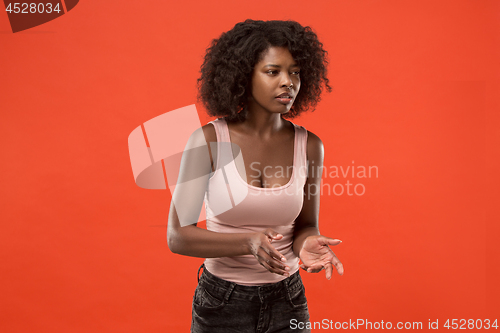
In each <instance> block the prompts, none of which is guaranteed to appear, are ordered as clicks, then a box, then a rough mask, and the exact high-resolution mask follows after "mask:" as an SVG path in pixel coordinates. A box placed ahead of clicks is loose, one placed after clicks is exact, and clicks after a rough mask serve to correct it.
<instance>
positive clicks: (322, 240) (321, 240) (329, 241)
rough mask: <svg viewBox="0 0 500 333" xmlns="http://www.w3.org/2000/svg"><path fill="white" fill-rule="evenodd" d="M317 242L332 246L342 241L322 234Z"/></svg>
mask: <svg viewBox="0 0 500 333" xmlns="http://www.w3.org/2000/svg"><path fill="white" fill-rule="evenodd" d="M318 242H319V243H320V244H321V245H332V246H335V245H339V244H340V243H342V241H341V240H340V239H334V238H330V237H326V236H322V237H321V238H318Z"/></svg>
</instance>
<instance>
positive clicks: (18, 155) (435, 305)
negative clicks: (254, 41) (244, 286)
mask: <svg viewBox="0 0 500 333" xmlns="http://www.w3.org/2000/svg"><path fill="white" fill-rule="evenodd" d="M53 2H54V1H53ZM55 2H57V1H55ZM55 2H54V3H55ZM70 2H71V3H72V4H73V6H74V4H76V2H75V1H70ZM4 3H5V4H7V2H6V1H4ZM66 5H68V3H66ZM0 8H1V9H2V11H1V12H0V69H1V70H0V73H1V86H0V110H1V115H2V117H1V119H2V121H1V122H0V128H1V131H0V135H1V158H2V162H1V164H0V168H1V177H2V183H1V184H2V186H1V199H2V200H1V202H2V208H1V221H2V232H1V233H0V244H1V247H2V250H1V252H0V255H1V261H0V262H1V263H2V264H1V271H2V273H1V275H0V279H1V284H0V285H1V287H0V288H1V289H0V290H1V295H2V297H1V299H2V301H1V304H2V305H1V311H0V331H2V332H50V333H54V332H74V333H77V332H187V331H188V330H189V327H190V321H191V302H192V297H193V293H194V289H195V287H196V283H197V279H196V272H197V269H198V267H199V265H200V264H201V263H202V261H203V260H202V259H200V258H189V257H183V256H179V255H175V254H173V253H171V252H170V251H169V249H168V246H167V242H166V224H167V215H168V210H169V203H170V199H171V195H170V192H169V191H168V190H147V189H143V188H140V187H139V186H137V185H136V184H135V181H134V177H133V173H132V168H131V162H130V157H129V151H128V146H127V138H128V136H129V134H130V133H131V132H132V131H133V130H134V129H135V128H137V127H138V126H140V125H141V124H143V123H144V122H146V121H148V120H150V119H152V118H154V117H156V116H159V115H161V114H164V113H166V112H168V111H171V110H175V109H178V108H181V107H184V106H187V105H191V104H196V107H197V110H198V114H199V118H200V122H201V123H202V124H205V123H206V122H207V121H209V120H211V119H212V118H209V117H208V116H207V115H206V114H205V111H204V109H203V106H202V105H201V104H200V103H199V102H197V101H196V79H197V77H198V75H199V67H200V65H201V63H202V57H203V54H204V51H205V49H206V48H207V47H208V45H209V43H210V41H211V40H212V39H213V38H216V37H217V36H219V35H220V33H221V32H223V31H226V30H228V29H230V28H232V27H233V26H234V24H236V23H237V22H240V21H243V20H245V19H247V18H252V19H262V20H270V19H292V20H295V21H298V22H300V23H301V24H303V25H309V26H311V27H312V28H313V29H314V30H315V31H316V32H317V33H318V35H319V38H320V39H321V40H322V42H323V44H324V47H325V48H326V50H327V51H328V52H329V59H330V66H329V78H330V80H331V81H330V83H331V85H332V87H333V91H332V92H331V93H329V94H325V95H324V96H323V98H322V101H321V102H320V103H319V105H318V107H317V109H316V110H315V111H314V112H309V113H306V114H304V115H301V116H300V117H299V118H296V119H295V120H294V122H295V123H297V124H300V125H302V126H305V127H306V128H307V129H308V130H310V131H312V132H314V133H315V134H317V135H318V136H319V137H320V138H321V139H322V140H323V143H324V146H325V167H327V168H329V170H338V173H337V175H335V172H333V171H332V173H331V174H328V175H327V176H326V177H325V179H324V184H328V185H329V187H327V186H326V185H325V188H324V190H325V192H324V193H323V196H322V199H321V213H320V230H321V232H322V233H323V234H324V235H327V236H330V237H334V238H339V239H342V240H343V243H342V244H341V245H339V246H336V247H335V248H334V251H335V252H336V254H337V256H338V257H339V258H340V260H341V261H342V262H343V264H344V267H345V274H344V276H338V275H335V276H333V278H332V280H330V281H327V280H326V279H325V277H324V273H319V274H307V273H302V277H303V279H304V284H305V287H306V294H307V296H308V301H309V309H310V313H311V321H312V322H323V321H324V320H326V321H328V322H330V321H331V322H332V323H333V324H332V325H334V324H335V323H340V324H342V323H345V322H349V321H351V322H352V321H358V320H364V321H365V322H371V323H372V325H375V326H376V324H375V323H379V325H380V322H381V321H383V322H384V323H386V322H391V323H392V325H393V328H394V327H395V326H396V324H397V323H398V322H401V323H407V322H410V323H413V322H421V323H422V328H423V330H427V329H428V326H429V323H431V322H432V323H434V322H436V321H437V322H438V325H439V330H447V329H446V327H444V325H445V324H446V321H447V320H450V322H449V323H450V325H451V323H452V321H451V320H452V319H456V320H455V323H457V324H460V323H461V322H460V320H462V323H463V322H464V320H465V322H466V324H465V326H464V327H466V328H467V329H469V330H470V329H471V327H472V328H477V327H478V325H479V324H481V323H482V325H483V327H484V326H486V323H487V320H490V321H491V323H493V321H494V320H495V319H497V320H500V311H499V310H500V306H499V297H500V293H499V287H498V281H499V279H500V270H499V268H498V267H499V263H500V260H499V259H500V256H499V245H498V242H497V240H498V235H499V231H500V228H499V221H500V219H499V217H500V215H499V209H498V201H499V190H498V189H499V185H500V184H499V177H498V170H499V167H500V165H499V149H498V147H499V146H500V135H499V132H500V131H499V128H500V122H499V121H500V119H499V118H500V117H499V111H500V99H499V96H500V94H499V93H500V62H499V61H498V59H500V47H499V46H500V2H499V1H496V0H482V1H473V0H440V1H436V0H420V1H409V0H378V1H369V0H366V1H340V0H334V1H308V2H306V1H295V0H293V1H288V2H285V3H279V4H273V3H270V2H269V1H261V0H256V1H251V2H241V1H228V0H224V1H222V0H221V1H217V2H213V1H212V2H210V1H190V0H187V1H149V2H137V1H135V2H134V1H117V0H109V1H99V2H96V1H80V2H79V3H78V4H77V5H76V6H74V8H72V9H71V11H68V8H65V9H64V10H65V14H64V15H60V16H59V17H56V18H54V19H51V20H48V21H47V22H46V23H43V24H40V25H37V26H34V27H32V28H28V29H25V30H22V31H19V32H15V33H14V32H13V26H11V22H10V21H9V15H8V13H7V11H3V9H4V8H3V7H0ZM348 167H349V168H350V169H348ZM360 167H365V168H366V170H368V168H369V167H371V170H372V173H371V174H368V172H367V174H366V177H358V174H357V173H354V174H353V173H352V172H351V171H352V168H355V169H356V170H358V169H359V168H360ZM346 171H347V172H346ZM348 183H349V184H351V187H350V188H349V189H350V192H348V191H347V190H348V185H347V184H348ZM359 184H361V185H359ZM355 185H358V187H357V188H356V189H357V192H356V193H355V192H354V189H355V187H354V186H355ZM341 189H343V190H344V191H343V192H341ZM470 320H473V321H474V324H473V326H470ZM499 324H500V323H499ZM337 325H338V324H337ZM337 328H338V327H337ZM329 329H335V328H334V327H330V328H329ZM359 329H362V330H371V329H370V327H367V326H361V327H359ZM373 329H375V328H373ZM491 329H494V328H491ZM320 330H324V329H319V328H318V327H316V329H314V330H313V332H315V331H320Z"/></svg>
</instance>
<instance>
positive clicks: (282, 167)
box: [167, 20, 343, 333]
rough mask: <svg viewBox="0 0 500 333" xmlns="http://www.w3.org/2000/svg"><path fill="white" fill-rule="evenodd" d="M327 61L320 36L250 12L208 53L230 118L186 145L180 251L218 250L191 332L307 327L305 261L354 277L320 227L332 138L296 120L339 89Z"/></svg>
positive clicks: (208, 100)
mask: <svg viewBox="0 0 500 333" xmlns="http://www.w3.org/2000/svg"><path fill="white" fill-rule="evenodd" d="M326 65H327V60H326V51H324V50H323V47H322V44H321V43H320V42H319V41H318V38H317V36H316V34H315V33H314V32H313V31H312V30H311V29H310V28H309V27H302V26H301V25H300V24H298V23H297V22H293V21H266V22H264V21H253V20H247V21H245V22H242V23H238V24H236V25H235V26H234V28H233V29H231V30H230V31H228V32H226V33H223V34H222V35H221V36H220V38H218V39H216V40H214V41H213V42H212V45H211V46H210V47H209V48H208V49H207V53H206V55H205V60H204V63H203V65H202V68H201V77H200V79H199V80H198V83H199V92H200V94H199V97H200V98H201V100H202V101H203V103H204V105H205V107H206V109H207V111H208V112H209V114H210V115H212V116H216V117H219V118H218V119H217V120H215V121H212V122H210V123H209V124H207V125H205V126H203V127H202V129H201V130H200V131H198V132H195V133H194V134H193V135H192V137H191V139H190V141H189V143H188V145H187V147H186V150H185V152H184V154H183V157H182V162H181V170H180V173H179V180H178V185H177V187H176V189H175V191H174V195H173V199H172V205H171V208H170V214H169V221H168V230H167V238H168V245H169V247H170V249H171V250H172V252H174V253H178V254H182V255H187V256H193V257H202V258H207V259H206V260H205V263H204V265H202V267H203V266H204V269H203V273H202V275H201V277H200V278H199V284H198V287H197V288H196V291H195V295H194V299H193V313H192V315H193V320H192V326H191V332H196V333H199V332H210V333H217V332H240V333H241V332H288V331H293V332H299V331H301V330H300V329H295V328H297V327H298V325H297V324H296V323H300V322H302V323H305V322H307V321H308V320H309V313H308V308H307V300H306V298H305V294H304V286H303V284H302V280H301V278H300V275H299V267H302V268H303V269H304V270H305V271H307V272H309V273H315V272H319V271H321V270H323V269H324V270H325V272H326V278H327V279H330V278H331V275H332V272H333V267H335V268H336V270H337V272H338V273H339V274H341V275H342V274H343V267H342V264H341V263H340V261H339V260H338V259H337V257H336V256H335V254H334V253H333V252H332V250H331V249H330V247H329V245H338V244H339V243H340V242H341V241H340V240H337V239H331V238H328V237H325V236H323V235H321V234H320V232H319V229H318V215H319V202H320V195H319V192H320V191H319V189H320V182H321V175H322V172H321V171H322V166H323V144H322V142H321V140H320V139H319V138H318V137H317V136H316V135H314V134H313V133H311V132H309V131H307V130H305V129H304V128H303V127H301V126H298V125H295V124H293V123H292V122H290V121H288V120H286V119H285V118H293V117H294V116H296V115H298V114H300V113H301V112H303V111H305V110H307V109H309V108H314V107H315V106H316V104H317V102H318V101H319V100H320V95H321V92H322V90H323V88H324V87H326V89H327V90H329V91H330V90H331V88H330V86H329V85H328V78H327V77H326V73H327V71H326ZM207 148H208V149H207ZM313 169H314V170H313ZM203 202H204V203H205V208H206V214H207V217H206V224H207V229H202V228H199V227H197V226H196V221H197V219H198V215H199V212H200V207H201V205H202V204H203ZM300 261H302V264H300ZM200 269H201V267H200ZM198 274H199V271H198ZM292 328H293V329H292ZM307 331H308V330H306V329H304V330H302V332H307Z"/></svg>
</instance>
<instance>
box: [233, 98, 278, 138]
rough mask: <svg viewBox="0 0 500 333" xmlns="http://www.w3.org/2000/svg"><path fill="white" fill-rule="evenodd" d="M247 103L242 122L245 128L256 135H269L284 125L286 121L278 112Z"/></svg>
mask: <svg viewBox="0 0 500 333" xmlns="http://www.w3.org/2000/svg"><path fill="white" fill-rule="evenodd" d="M250 106H251V105H249V108H248V112H247V117H246V119H245V120H244V121H243V122H242V125H243V127H244V128H245V129H247V130H249V131H252V132H253V133H255V134H257V135H258V136H269V135H272V134H274V133H275V132H278V131H279V130H281V129H283V127H285V126H286V121H285V120H284V119H283V118H282V117H281V114H280V113H271V112H268V111H265V110H263V109H262V108H255V107H254V108H251V107H250Z"/></svg>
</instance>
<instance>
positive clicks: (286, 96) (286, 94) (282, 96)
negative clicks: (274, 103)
mask: <svg viewBox="0 0 500 333" xmlns="http://www.w3.org/2000/svg"><path fill="white" fill-rule="evenodd" d="M276 98H292V96H291V95H290V94H289V93H282V94H281V95H278V96H277V97H276Z"/></svg>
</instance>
